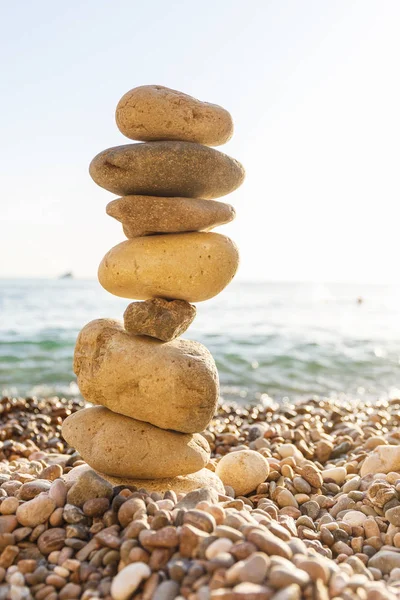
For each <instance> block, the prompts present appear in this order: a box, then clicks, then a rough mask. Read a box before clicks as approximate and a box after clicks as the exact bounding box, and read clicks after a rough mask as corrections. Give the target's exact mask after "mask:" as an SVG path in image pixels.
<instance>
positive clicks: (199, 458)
mask: <svg viewBox="0 0 400 600" xmlns="http://www.w3.org/2000/svg"><path fill="white" fill-rule="evenodd" d="M94 368H95V366H94ZM62 434H63V436H64V438H65V439H66V440H67V442H68V443H69V444H70V445H71V446H73V447H74V448H76V449H77V450H78V452H79V454H80V455H81V456H82V458H83V459H84V460H85V461H86V462H87V463H88V464H89V465H90V466H91V467H92V468H93V469H95V470H96V471H100V472H101V473H105V474H107V475H112V476H116V477H129V478H135V477H137V478H141V479H154V478H155V479H157V478H158V477H163V478H164V477H175V476H177V475H187V474H188V473H195V472H196V471H198V470H199V469H202V468H203V467H204V466H205V465H206V464H207V462H208V460H209V457H210V449H209V446H208V443H207V441H206V440H205V438H204V437H203V436H202V435H200V434H195V435H190V434H185V433H176V432H173V431H166V430H165V429H159V428H158V427H154V425H150V424H149V423H144V422H143V421H137V420H136V419H130V418H129V417H125V416H123V415H117V414H116V413H114V412H111V411H110V410H108V409H107V408H104V407H103V406H93V407H91V408H84V409H82V410H79V411H78V412H76V413H74V414H72V415H70V416H69V417H67V419H65V421H64V423H63V426H62ZM30 502H33V501H32V500H31V501H30Z"/></svg>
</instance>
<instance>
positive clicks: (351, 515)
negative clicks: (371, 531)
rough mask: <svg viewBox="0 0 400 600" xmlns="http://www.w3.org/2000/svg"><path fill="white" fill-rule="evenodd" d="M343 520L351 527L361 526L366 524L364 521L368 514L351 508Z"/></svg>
mask: <svg viewBox="0 0 400 600" xmlns="http://www.w3.org/2000/svg"><path fill="white" fill-rule="evenodd" d="M342 520H343V522H344V523H347V524H348V525H350V526H351V527H361V525H363V524H364V521H366V520H367V515H364V513H362V512H360V511H359V510H349V511H348V512H347V513H346V514H345V515H344V517H343V519H342Z"/></svg>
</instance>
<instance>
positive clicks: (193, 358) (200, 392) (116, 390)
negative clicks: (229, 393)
mask: <svg viewBox="0 0 400 600" xmlns="http://www.w3.org/2000/svg"><path fill="white" fill-rule="evenodd" d="M116 121H117V125H118V128H119V129H120V131H121V132H122V133H123V134H124V135H126V136H127V137H128V138H130V139H132V140H136V141H139V142H144V143H135V144H127V145H124V146H117V147H115V148H109V149H108V150H104V151H103V152H101V153H100V154H98V155H97V156H96V157H95V158H94V159H93V161H92V163H91V165H90V174H91V176H92V178H93V179H94V181H95V182H96V183H97V184H98V185H100V186H101V187H103V188H105V189H106V190H109V191H110V192H113V193H114V194H118V195H119V196H121V197H119V198H117V199H116V200H113V201H111V202H110V203H109V204H108V206H107V213H108V214H109V215H110V216H112V217H114V218H115V219H117V220H118V221H120V222H121V223H122V226H123V230H124V233H125V235H126V237H127V238H128V239H127V240H126V241H124V242H122V243H121V244H118V245H117V246H115V247H114V248H112V249H111V250H110V251H109V252H108V253H107V254H106V255H105V257H104V258H103V260H102V262H101V264H100V267H99V272H98V276H99V281H100V283H101V285H102V286H103V287H104V288H105V289H106V290H107V291H109V292H111V293H112V294H115V295H116V296H122V297H123V298H130V299H135V300H140V301H141V302H133V303H131V304H129V306H128V307H127V309H126V311H125V313H124V323H123V324H122V323H120V322H119V321H114V320H111V319H97V320H95V321H92V322H91V323H88V325H86V326H85V327H84V328H83V329H82V331H81V332H80V334H79V336H78V340H77V343H76V348H75V356H74V371H75V373H76V375H77V378H78V385H79V388H80V390H81V393H82V396H83V397H84V398H85V399H86V400H87V401H88V402H90V403H91V404H94V405H96V406H93V407H90V408H85V409H83V410H80V411H79V412H77V413H75V414H73V415H71V416H69V417H68V418H67V419H66V420H65V422H64V425H63V435H64V437H65V439H66V440H67V441H68V442H69V443H70V444H71V445H72V446H74V447H75V448H76V449H77V450H78V452H79V453H80V454H81V456H82V458H83V459H84V460H85V461H86V462H87V463H88V464H89V465H90V466H91V467H92V468H93V469H95V470H96V471H97V472H99V473H100V474H102V475H103V476H104V477H105V478H107V479H108V480H109V481H111V482H112V483H114V484H116V485H119V484H125V485H137V486H139V487H146V488H147V489H148V490H150V491H153V490H154V491H166V490H167V489H174V490H175V491H178V492H179V491H182V492H186V491H191V490H193V489H196V488H198V487H202V486H211V487H214V488H215V489H217V490H218V491H220V492H223V491H224V488H223V486H222V482H221V481H220V480H219V478H218V477H217V476H216V475H215V474H214V473H213V472H212V471H211V470H209V469H206V468H204V467H205V466H206V465H207V463H208V461H209V458H210V448H209V446H208V443H207V441H206V439H205V438H204V437H203V436H202V435H201V433H200V432H202V431H203V430H204V429H205V428H206V427H207V425H208V424H209V422H210V420H211V419H212V417H213V415H214V412H215V409H216V405H217V401H218V395H219V384H218V373H217V369H216V366H215V363H214V360H213V358H212V356H211V354H210V352H209V351H208V350H207V349H206V348H205V347H204V346H203V345H201V344H200V343H198V342H192V341H188V340H183V339H180V338H179V337H178V336H180V335H181V334H182V333H183V332H184V331H185V330H186V329H187V328H188V327H189V325H190V324H191V322H192V321H193V319H194V318H195V315H196V309H195V307H194V306H193V305H192V304H191V303H192V302H201V301H204V300H208V299H209V298H212V297H213V296H216V295H217V294H218V293H219V292H221V291H222V290H223V289H224V288H225V286H226V285H227V284H228V283H229V282H230V281H231V280H232V278H233V277H234V275H235V273H236V270H237V267H238V261H239V257H238V251H237V248H236V246H235V244H234V243H233V242H232V241H231V240H230V239H229V238H228V237H226V236H224V235H220V234H218V233H212V232H210V230H211V229H213V228H214V227H216V226H218V225H222V224H224V223H228V222H229V221H232V219H234V217H235V211H234V209H233V208H232V206H230V205H229V204H224V203H223V202H217V201H215V200H214V199H215V198H218V197H220V196H224V195H226V194H229V193H230V192H232V191H233V190H235V189H236V188H237V187H238V186H239V185H240V184H241V183H242V181H243V179H244V169H243V167H242V166H241V165H240V163H238V162H237V161H236V160H234V159H233V158H230V157H229V156H227V155H226V154H223V153H222V152H219V151H217V150H214V149H212V148H210V146H218V145H221V144H224V143H225V142H227V141H228V140H229V139H230V137H231V136H232V133H233V123H232V118H231V116H230V114H229V113H228V112H227V111H226V110H224V109H223V108H221V107H220V106H217V105H214V104H208V103H205V102H200V101H199V100H196V99H195V98H192V97H191V96H187V95H186V94H183V93H181V92H177V91H175V90H171V89H168V88H165V87H162V86H142V87H138V88H135V89H133V90H131V91H130V92H128V93H127V94H125V95H124V96H123V97H122V98H121V100H120V102H119V104H118V106H117V111H116Z"/></svg>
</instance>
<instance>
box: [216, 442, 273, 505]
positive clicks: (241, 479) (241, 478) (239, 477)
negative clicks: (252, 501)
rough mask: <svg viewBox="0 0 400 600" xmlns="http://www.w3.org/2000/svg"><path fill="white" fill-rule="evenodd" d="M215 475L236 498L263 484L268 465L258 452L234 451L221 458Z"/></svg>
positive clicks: (267, 472)
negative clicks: (229, 488)
mask: <svg viewBox="0 0 400 600" xmlns="http://www.w3.org/2000/svg"><path fill="white" fill-rule="evenodd" d="M216 474H217V475H218V477H220V478H221V480H222V481H223V483H224V484H225V485H227V486H230V487H232V488H233V489H234V490H235V493H236V495H237V496H244V495H245V494H248V493H250V492H252V491H253V490H255V489H256V488H257V487H258V486H259V485H260V483H264V481H265V480H266V479H267V477H268V475H269V464H268V462H267V460H266V459H265V458H264V456H263V455H262V454H260V453H259V452H255V451H254V450H236V451H234V452H230V453H228V454H225V456H223V457H222V458H221V460H220V461H219V462H218V464H217V468H216Z"/></svg>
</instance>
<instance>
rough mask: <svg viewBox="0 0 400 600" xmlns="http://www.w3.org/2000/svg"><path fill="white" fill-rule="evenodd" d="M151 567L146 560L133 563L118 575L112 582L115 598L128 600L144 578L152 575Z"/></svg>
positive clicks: (112, 594) (112, 591) (115, 599)
mask: <svg viewBox="0 0 400 600" xmlns="http://www.w3.org/2000/svg"><path fill="white" fill-rule="evenodd" d="M150 575H151V571H150V567H149V566H148V565H146V563H144V562H136V563H131V564H130V565H127V566H126V567H124V568H123V569H122V570H121V571H120V572H119V573H118V575H116V576H115V577H114V579H113V582H112V584H111V596H112V597H113V600H128V598H130V597H131V595H132V594H133V592H135V591H136V590H137V588H138V587H139V585H140V584H141V582H142V580H143V579H147V578H148V577H150Z"/></svg>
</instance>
